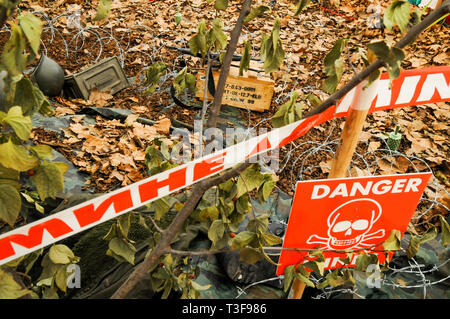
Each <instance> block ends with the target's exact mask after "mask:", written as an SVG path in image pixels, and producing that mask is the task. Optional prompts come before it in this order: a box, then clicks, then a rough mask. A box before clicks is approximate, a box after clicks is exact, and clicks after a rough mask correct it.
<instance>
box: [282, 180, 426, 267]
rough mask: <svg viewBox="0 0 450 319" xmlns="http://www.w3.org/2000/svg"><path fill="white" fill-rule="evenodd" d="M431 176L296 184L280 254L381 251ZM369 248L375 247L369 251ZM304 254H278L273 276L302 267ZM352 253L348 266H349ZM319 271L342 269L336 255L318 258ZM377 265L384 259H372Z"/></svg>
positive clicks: (405, 219)
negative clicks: (321, 262)
mask: <svg viewBox="0 0 450 319" xmlns="http://www.w3.org/2000/svg"><path fill="white" fill-rule="evenodd" d="M430 176H431V173H416V174H402V175H384V176H368V177H357V178H337V179H326V180H314V181H302V182H298V183H297V187H296V191H295V196H294V201H293V204H292V209H291V214H290V216H289V223H288V226H287V230H286V235H285V238H284V241H283V248H290V249H292V248H294V249H295V248H297V249H314V248H318V247H319V248H320V249H322V250H333V251H344V250H347V251H348V250H360V251H361V250H362V249H365V248H369V247H370V249H374V250H381V244H382V243H383V242H384V241H385V240H386V239H387V238H388V237H389V235H390V233H391V231H392V230H394V229H395V230H399V231H401V232H402V234H403V233H404V232H405V231H406V228H407V226H408V224H409V221H410V220H411V218H412V216H413V214H414V212H415V210H416V207H417V204H418V203H419V200H420V198H421V196H422V193H423V191H424V189H425V187H426V185H427V182H428V180H429V179H430ZM374 245H380V247H375V248H374ZM306 255H307V252H305V251H295V250H283V251H282V253H281V256H280V261H279V263H280V266H278V269H277V275H282V274H283V273H284V268H285V267H287V266H289V265H295V264H297V263H301V262H306V261H307V260H306V259H305V256H306ZM356 256H357V253H355V254H354V257H353V260H352V261H351V264H350V265H346V267H351V266H354V265H355V264H354V263H355V260H356ZM324 257H325V269H333V268H339V267H343V266H344V263H343V262H342V261H341V260H339V259H340V258H343V257H346V255H345V254H343V253H339V252H324ZM378 259H379V261H380V263H383V262H384V254H382V253H378Z"/></svg>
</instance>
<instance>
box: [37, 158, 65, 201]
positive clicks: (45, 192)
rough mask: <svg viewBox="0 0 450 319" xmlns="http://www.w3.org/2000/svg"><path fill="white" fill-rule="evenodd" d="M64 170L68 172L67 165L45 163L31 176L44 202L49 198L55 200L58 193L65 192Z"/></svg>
mask: <svg viewBox="0 0 450 319" xmlns="http://www.w3.org/2000/svg"><path fill="white" fill-rule="evenodd" d="M64 168H65V169H66V170H67V168H68V166H67V164H65V163H60V164H56V163H50V162H44V163H43V164H41V165H40V166H39V167H38V168H37V170H36V173H35V174H34V175H33V176H31V180H32V181H33V183H34V184H35V185H36V188H37V191H38V194H39V197H40V198H41V200H43V201H44V200H45V199H46V198H48V197H51V198H55V196H56V195H57V194H58V192H62V191H64Z"/></svg>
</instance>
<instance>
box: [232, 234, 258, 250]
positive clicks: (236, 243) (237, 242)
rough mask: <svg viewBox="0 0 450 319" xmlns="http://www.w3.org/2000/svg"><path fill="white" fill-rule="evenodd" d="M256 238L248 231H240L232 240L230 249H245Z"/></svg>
mask: <svg viewBox="0 0 450 319" xmlns="http://www.w3.org/2000/svg"><path fill="white" fill-rule="evenodd" d="M256 238H257V237H256V233H254V232H250V231H242V232H240V233H239V234H237V235H236V236H235V237H234V238H233V239H232V241H231V247H232V248H233V249H238V248H242V247H246V246H248V245H249V244H250V243H251V242H252V241H253V240H254V239H256Z"/></svg>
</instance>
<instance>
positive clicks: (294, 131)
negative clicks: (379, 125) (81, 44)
mask: <svg viewBox="0 0 450 319" xmlns="http://www.w3.org/2000/svg"><path fill="white" fill-rule="evenodd" d="M354 94H355V90H353V91H351V92H349V93H348V94H347V95H346V96H344V97H343V98H342V99H341V101H340V102H339V103H338V106H337V108H336V107H334V106H333V107H330V108H328V109H327V110H325V111H324V112H322V113H320V114H316V115H314V116H311V117H308V118H306V119H303V120H300V121H298V122H295V123H292V124H289V125H286V126H284V127H281V128H278V129H274V130H272V131H270V132H268V133H265V134H262V135H259V136H255V137H253V138H251V139H249V140H247V141H244V142H241V143H238V144H235V145H233V146H231V147H228V148H226V149H223V150H220V151H217V152H215V153H213V154H210V155H207V156H204V157H202V158H198V159H196V160H194V161H191V162H189V163H186V164H183V165H180V166H177V167H175V168H172V169H171V170H168V171H165V172H162V173H160V174H157V175H154V176H151V177H149V178H146V179H143V180H141V181H139V182H137V183H134V184H131V185H128V186H125V187H123V188H120V189H117V190H115V191H113V192H111V193H108V194H104V195H101V196H98V197H96V198H94V199H91V200H88V201H86V202H84V203H81V204H79V205H76V206H74V207H71V208H68V209H65V210H63V211H60V212H58V213H55V214H53V215H50V216H47V217H45V218H42V219H40V220H38V221H35V222H33V223H30V224H27V225H25V226H22V227H19V228H17V229H14V230H12V231H9V232H7V233H5V234H3V235H1V236H0V265H1V264H4V263H7V262H9V261H11V260H14V259H16V258H19V257H21V256H24V255H26V254H28V253H31V252H33V251H35V250H37V249H40V248H42V247H45V246H48V245H50V244H52V243H55V242H57V241H60V240H62V239H64V238H67V237H70V236H72V235H75V234H77V233H79V232H82V231H84V230H86V229H89V228H91V227H93V226H96V225H98V224H100V223H103V222H105V221H107V220H109V219H112V218H115V217H117V216H119V215H121V214H125V213H126V212H129V211H131V210H133V209H136V208H138V207H140V206H142V205H145V204H148V203H150V202H151V201H154V200H156V199H158V198H162V197H164V196H167V195H169V194H171V193H173V192H176V191H178V190H180V189H183V188H185V187H187V186H190V185H192V184H194V183H196V182H198V181H200V180H202V179H205V178H208V177H210V176H212V175H215V174H217V173H220V172H222V171H224V170H226V169H228V168H231V167H233V166H235V165H236V164H239V163H241V162H244V161H245V160H246V159H247V158H249V157H253V156H256V155H258V154H261V153H264V152H267V151H269V150H273V149H276V148H279V147H281V146H284V145H286V144H288V143H289V142H291V141H293V140H295V139H297V138H298V137H300V136H302V135H304V134H305V133H306V132H308V131H309V130H310V129H311V128H312V127H314V126H316V125H319V124H321V123H324V122H326V121H328V120H330V119H332V118H333V117H344V116H346V115H347V112H348V110H349V107H350V104H351V103H352V101H353V95H354ZM444 101H450V66H441V67H431V68H424V69H416V70H407V71H402V72H401V75H400V77H399V78H397V79H395V80H394V81H393V82H392V87H390V83H389V78H388V74H386V73H385V74H382V76H381V78H380V80H379V83H378V86H377V92H376V95H375V97H374V98H373V101H372V103H371V108H370V111H369V112H370V113H371V112H376V111H379V110H386V109H393V108H398V107H405V106H412V105H420V104H428V103H436V102H444Z"/></svg>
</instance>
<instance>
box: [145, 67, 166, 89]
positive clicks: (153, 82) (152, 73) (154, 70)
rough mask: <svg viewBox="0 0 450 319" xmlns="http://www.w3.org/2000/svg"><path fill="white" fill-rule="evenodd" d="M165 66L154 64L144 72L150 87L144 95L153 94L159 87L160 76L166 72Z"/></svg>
mask: <svg viewBox="0 0 450 319" xmlns="http://www.w3.org/2000/svg"><path fill="white" fill-rule="evenodd" d="M166 70H167V64H166V63H164V62H161V61H159V62H155V63H153V64H152V65H150V66H149V68H148V69H147V71H146V72H145V76H146V82H147V84H149V85H150V87H149V88H148V89H147V90H146V93H150V94H151V93H154V92H155V90H156V88H157V87H158V85H159V81H160V79H161V76H163V74H164V73H165V72H166Z"/></svg>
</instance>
